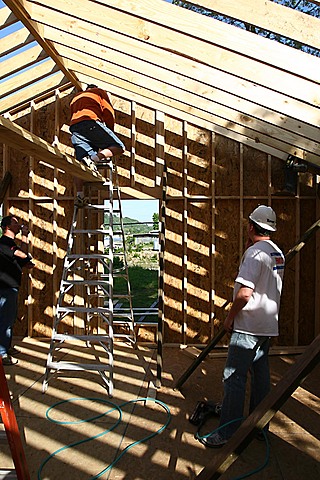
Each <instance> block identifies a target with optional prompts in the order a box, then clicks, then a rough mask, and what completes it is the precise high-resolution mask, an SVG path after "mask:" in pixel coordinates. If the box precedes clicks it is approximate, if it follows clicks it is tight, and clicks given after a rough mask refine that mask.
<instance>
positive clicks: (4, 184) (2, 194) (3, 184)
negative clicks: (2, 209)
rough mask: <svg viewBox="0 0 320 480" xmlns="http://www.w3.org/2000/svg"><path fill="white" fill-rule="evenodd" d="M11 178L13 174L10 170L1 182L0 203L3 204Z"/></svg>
mask: <svg viewBox="0 0 320 480" xmlns="http://www.w3.org/2000/svg"><path fill="white" fill-rule="evenodd" d="M11 179H12V175H11V173H10V172H9V171H7V172H6V173H5V174H4V177H3V179H2V180H1V182H0V205H2V203H3V200H4V197H5V195H6V193H7V190H8V188H9V185H10V183H11Z"/></svg>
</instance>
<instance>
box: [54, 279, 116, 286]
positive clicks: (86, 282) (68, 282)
mask: <svg viewBox="0 0 320 480" xmlns="http://www.w3.org/2000/svg"><path fill="white" fill-rule="evenodd" d="M61 285H87V286H90V285H92V286H94V287H97V286H99V285H102V286H105V287H108V286H109V285H110V282H108V281H107V280H86V279H83V280H82V279H81V280H61Z"/></svg>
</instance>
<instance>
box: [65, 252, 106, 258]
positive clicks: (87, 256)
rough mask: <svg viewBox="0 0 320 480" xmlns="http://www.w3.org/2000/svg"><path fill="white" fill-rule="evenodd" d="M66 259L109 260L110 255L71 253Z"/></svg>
mask: <svg viewBox="0 0 320 480" xmlns="http://www.w3.org/2000/svg"><path fill="white" fill-rule="evenodd" d="M68 258H70V259H71V260H77V259H79V258H83V259H85V260H87V259H98V260H99V259H101V260H103V259H106V260H110V255H107V254H103V253H83V254H77V253H72V254H69V255H68Z"/></svg>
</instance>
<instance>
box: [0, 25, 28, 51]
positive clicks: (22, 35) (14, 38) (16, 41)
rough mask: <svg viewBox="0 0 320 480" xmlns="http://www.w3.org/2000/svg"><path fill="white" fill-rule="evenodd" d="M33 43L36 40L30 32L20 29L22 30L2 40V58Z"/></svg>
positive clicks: (0, 48)
mask: <svg viewBox="0 0 320 480" xmlns="http://www.w3.org/2000/svg"><path fill="white" fill-rule="evenodd" d="M33 41H35V40H34V38H33V36H32V35H31V33H30V32H29V30H27V29H26V28H20V30H17V31H16V32H14V33H10V35H6V36H5V37H2V38H1V42H0V56H3V55H8V54H9V53H12V52H14V51H16V50H18V49H19V48H21V47H24V46H26V45H28V44H29V43H31V42H33Z"/></svg>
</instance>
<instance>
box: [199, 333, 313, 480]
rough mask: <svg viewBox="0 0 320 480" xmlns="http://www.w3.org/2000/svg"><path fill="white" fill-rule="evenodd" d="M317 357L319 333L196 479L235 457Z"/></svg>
mask: <svg viewBox="0 0 320 480" xmlns="http://www.w3.org/2000/svg"><path fill="white" fill-rule="evenodd" d="M319 361H320V336H318V337H317V338H315V340H314V341H313V342H312V343H311V344H310V345H309V346H308V347H307V348H306V350H305V352H304V353H303V354H302V355H301V357H299V358H298V359H297V361H296V363H295V364H294V365H292V366H291V367H290V368H289V370H288V371H287V372H286V374H285V376H284V377H283V378H282V379H281V380H280V381H279V382H278V384H277V385H276V386H275V387H274V389H273V390H272V391H271V392H270V393H269V394H268V395H267V396H266V397H265V398H264V400H262V402H261V403H260V404H259V405H258V406H257V408H256V409H255V410H254V411H253V412H252V414H251V415H250V416H249V417H248V418H247V419H246V420H245V421H244V422H243V424H242V425H241V427H240V428H239V429H238V430H237V431H236V433H235V434H234V435H233V436H232V438H231V439H230V440H229V442H228V443H226V445H225V446H224V447H223V448H222V449H221V450H220V451H219V452H217V454H216V455H215V456H214V462H213V464H212V465H210V466H208V467H206V468H204V469H203V470H202V471H201V472H200V474H199V475H198V476H197V477H196V478H197V480H215V479H217V478H219V477H220V476H221V475H222V474H223V473H224V472H225V471H226V470H227V469H228V468H229V467H230V466H231V465H232V464H233V463H234V462H235V461H236V460H237V458H238V456H239V455H240V453H241V452H243V450H244V449H245V448H246V447H247V446H248V445H249V443H250V442H251V441H252V440H253V438H254V437H255V434H256V432H257V429H262V428H263V427H264V426H265V425H267V423H268V422H270V420H271V419H272V418H273V417H274V415H275V413H276V412H277V411H278V410H279V409H280V408H281V407H282V405H283V404H284V403H285V402H286V401H287V400H288V398H289V397H290V396H291V395H292V393H293V392H294V391H295V390H296V388H298V386H299V385H300V383H301V382H302V381H303V380H304V379H305V378H306V376H307V375H308V374H309V373H310V372H311V371H312V370H313V369H314V367H315V366H316V365H317V364H318V363H319Z"/></svg>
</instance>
